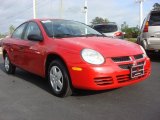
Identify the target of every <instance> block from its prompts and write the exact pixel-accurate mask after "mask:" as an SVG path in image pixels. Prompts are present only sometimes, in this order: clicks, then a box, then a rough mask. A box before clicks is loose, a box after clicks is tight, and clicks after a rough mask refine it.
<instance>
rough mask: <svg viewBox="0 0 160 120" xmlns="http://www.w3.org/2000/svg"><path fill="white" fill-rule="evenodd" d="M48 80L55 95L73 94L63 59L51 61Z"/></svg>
mask: <svg viewBox="0 0 160 120" xmlns="http://www.w3.org/2000/svg"><path fill="white" fill-rule="evenodd" d="M48 80H49V84H50V86H51V89H52V92H53V94H54V95H55V96H58V97H66V96H70V95H71V94H72V89H71V83H70V77H69V73H68V71H67V68H66V66H65V65H64V64H63V62H62V61H61V60H54V61H52V62H51V63H50V65H49V68H48Z"/></svg>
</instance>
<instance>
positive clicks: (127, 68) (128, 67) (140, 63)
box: [119, 61, 145, 70]
mask: <svg viewBox="0 0 160 120" xmlns="http://www.w3.org/2000/svg"><path fill="white" fill-rule="evenodd" d="M144 63H145V62H144V61H142V62H138V63H137V65H144ZM132 65H133V64H122V65H119V67H120V68H121V69H125V70H129V69H130V68H131V66H132Z"/></svg>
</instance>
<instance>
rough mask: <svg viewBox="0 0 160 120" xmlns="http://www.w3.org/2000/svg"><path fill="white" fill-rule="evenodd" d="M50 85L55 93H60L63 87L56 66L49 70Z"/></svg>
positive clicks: (61, 78) (60, 73)
mask: <svg viewBox="0 0 160 120" xmlns="http://www.w3.org/2000/svg"><path fill="white" fill-rule="evenodd" d="M50 83H51V86H52V88H53V89H54V90H55V91H56V92H60V91H61V90H62V87H63V75H62V72H61V70H60V69H59V68H58V67H57V66H52V68H51V69H50Z"/></svg>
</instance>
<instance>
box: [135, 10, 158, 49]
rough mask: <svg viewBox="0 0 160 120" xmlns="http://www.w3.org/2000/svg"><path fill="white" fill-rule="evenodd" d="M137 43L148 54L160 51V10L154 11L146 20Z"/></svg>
mask: <svg viewBox="0 0 160 120" xmlns="http://www.w3.org/2000/svg"><path fill="white" fill-rule="evenodd" d="M137 43H138V44H140V45H142V46H143V47H144V49H145V50H146V51H147V52H150V51H156V52H158V51H160V10H152V11H151V12H150V13H149V14H148V15H147V17H146V18H145V19H144V22H143V25H142V28H141V34H140V36H139V37H138V39H137Z"/></svg>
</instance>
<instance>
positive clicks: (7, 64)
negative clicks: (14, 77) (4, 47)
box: [4, 54, 16, 74]
mask: <svg viewBox="0 0 160 120" xmlns="http://www.w3.org/2000/svg"><path fill="white" fill-rule="evenodd" d="M4 68H5V71H6V73H8V74H14V73H15V70H16V67H15V66H14V65H13V64H12V63H11V61H10V59H9V57H8V55H7V54H6V55H5V57H4Z"/></svg>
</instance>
